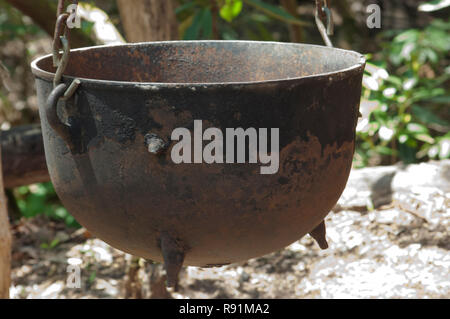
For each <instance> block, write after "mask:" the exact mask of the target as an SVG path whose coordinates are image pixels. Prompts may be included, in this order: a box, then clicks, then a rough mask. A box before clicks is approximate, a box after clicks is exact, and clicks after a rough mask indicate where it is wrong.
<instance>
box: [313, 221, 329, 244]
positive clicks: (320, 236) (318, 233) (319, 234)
mask: <svg viewBox="0 0 450 319" xmlns="http://www.w3.org/2000/svg"><path fill="white" fill-rule="evenodd" d="M309 234H310V235H311V237H312V238H314V240H315V241H316V242H317V243H318V244H319V247H320V248H321V249H327V248H328V243H327V239H326V237H325V235H326V228H325V221H322V222H321V223H320V224H319V225H318V226H317V227H316V228H314V229H313V230H312V231H311V232H310V233H309Z"/></svg>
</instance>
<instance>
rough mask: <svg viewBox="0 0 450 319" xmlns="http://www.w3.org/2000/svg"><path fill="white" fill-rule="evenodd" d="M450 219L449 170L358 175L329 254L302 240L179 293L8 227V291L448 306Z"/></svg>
mask: <svg viewBox="0 0 450 319" xmlns="http://www.w3.org/2000/svg"><path fill="white" fill-rule="evenodd" d="M449 217H450V161H443V162H435V163H429V164H421V165H412V166H409V167H401V166H390V167H378V168H368V169H363V170H355V171H353V172H352V174H351V177H350V180H349V183H348V185H347V188H346V190H345V192H344V194H343V196H342V197H341V199H340V201H339V203H338V205H337V206H336V207H335V209H334V210H333V211H332V212H331V213H330V214H329V215H328V217H327V219H326V225H327V239H328V242H329V246H330V247H329V248H328V249H327V250H323V251H322V250H320V249H319V248H318V246H317V244H316V243H315V242H314V241H313V240H312V239H311V238H310V237H309V236H305V237H304V238H302V239H301V240H299V241H297V242H295V243H293V244H292V245H290V246H289V247H286V248H285V249H283V250H281V251H277V252H274V253H272V254H270V255H266V256H263V257H260V258H256V259H252V260H249V261H247V262H245V263H240V264H232V265H229V266H224V267H219V268H208V269H200V268H196V267H186V268H184V269H183V270H182V273H181V275H180V288H179V290H178V291H177V292H174V291H169V292H167V291H165V289H164V288H163V285H161V283H162V281H161V280H164V278H162V279H161V273H163V271H162V270H161V269H162V267H161V265H159V264H150V263H148V262H145V261H143V260H138V261H136V260H134V261H135V263H134V264H135V265H136V267H137V268H135V269H137V271H136V272H137V274H136V278H138V279H136V280H134V281H129V280H128V277H127V275H126V274H127V265H129V264H133V263H132V262H131V261H130V260H131V259H132V256H129V255H126V254H124V253H122V252H120V251H118V250H115V249H114V248H112V247H110V246H108V245H107V244H105V243H104V242H102V241H101V240H99V239H96V238H89V234H88V232H86V231H85V230H84V229H81V230H77V231H75V230H73V229H72V230H71V229H67V228H66V227H65V226H64V225H62V224H61V223H58V222H54V221H49V220H46V219H45V218H43V217H39V218H35V219H32V220H22V221H21V222H20V223H18V224H17V225H15V226H14V227H13V233H14V248H13V274H12V275H13V285H12V286H11V291H10V292H11V297H12V298H124V297H129V296H130V295H129V294H128V295H127V291H128V293H129V290H130V288H129V286H130V283H131V286H132V287H134V288H133V289H134V291H135V292H136V291H138V293H137V295H136V294H134V295H133V294H132V296H135V297H136V296H137V297H150V296H153V297H172V298H449V297H450V255H449V254H448V250H449V248H450V240H449V235H450V231H449V230H450V228H449V221H450V218H449ZM55 239H56V240H55ZM52 242H53V244H54V246H55V247H53V248H50V247H48V246H52V245H49V244H51V243H52ZM69 264H73V265H79V267H80V270H81V273H80V276H81V287H80V288H69V287H68V284H67V282H68V278H69V277H68V275H69V274H68V273H67V267H68V265H69ZM127 282H128V285H127ZM126 287H128V290H127V289H126Z"/></svg>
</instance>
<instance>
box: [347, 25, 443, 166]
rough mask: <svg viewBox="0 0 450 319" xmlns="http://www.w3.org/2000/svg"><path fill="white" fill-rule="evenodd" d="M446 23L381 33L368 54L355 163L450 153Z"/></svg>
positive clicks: (439, 156)
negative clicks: (380, 43) (373, 52)
mask: <svg viewBox="0 0 450 319" xmlns="http://www.w3.org/2000/svg"><path fill="white" fill-rule="evenodd" d="M449 31H450V23H449V22H443V21H442V20H435V21H433V22H432V23H431V24H430V25H429V26H428V27H426V28H425V29H424V30H417V29H411V30H407V31H404V32H401V33H400V34H397V35H395V36H394V35H393V34H392V32H389V33H386V34H385V35H384V42H383V46H384V48H383V50H382V51H381V52H380V53H379V54H376V55H374V56H371V55H369V56H368V58H369V63H368V65H367V68H366V77H365V79H364V87H365V89H364V90H363V99H362V104H361V111H362V115H363V119H362V120H361V122H360V123H359V125H358V127H357V131H358V138H359V141H358V147H357V154H356V157H355V164H356V165H357V166H366V165H369V164H389V163H395V162H397V161H398V160H400V161H403V162H405V163H414V162H418V161H425V160H428V159H446V158H449V157H450V133H449V132H450V121H449V108H448V105H449V103H450V96H449V92H448V89H446V88H447V87H448V82H449V80H450V67H449V66H448V52H449V49H450V33H449Z"/></svg>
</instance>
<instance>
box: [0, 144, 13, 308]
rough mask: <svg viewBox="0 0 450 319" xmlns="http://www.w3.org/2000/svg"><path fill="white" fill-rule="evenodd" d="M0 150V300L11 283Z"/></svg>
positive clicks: (7, 224)
mask: <svg viewBox="0 0 450 319" xmlns="http://www.w3.org/2000/svg"><path fill="white" fill-rule="evenodd" d="M1 159H2V148H1V145H0V298H2V299H5V298H9V286H10V283H11V233H10V230H9V219H8V212H7V204H6V198H5V194H4V193H3V177H2V165H1Z"/></svg>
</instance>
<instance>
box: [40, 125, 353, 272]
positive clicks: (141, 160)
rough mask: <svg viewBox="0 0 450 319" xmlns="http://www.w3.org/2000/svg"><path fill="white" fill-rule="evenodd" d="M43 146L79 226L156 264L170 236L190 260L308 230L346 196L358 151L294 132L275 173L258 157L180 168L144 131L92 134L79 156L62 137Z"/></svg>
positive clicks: (249, 251) (272, 243)
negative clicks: (126, 137) (129, 135)
mask: <svg viewBox="0 0 450 319" xmlns="http://www.w3.org/2000/svg"><path fill="white" fill-rule="evenodd" d="M45 131H46V129H45V128H44V134H46V133H49V132H48V131H47V132H45ZM45 144H46V145H45V146H46V154H47V162H48V167H49V171H50V176H51V178H52V181H53V184H54V186H55V190H56V192H57V193H58V195H59V196H60V198H61V200H62V202H63V204H64V205H65V207H66V208H67V209H68V210H69V211H70V213H71V214H73V216H74V217H75V218H76V219H77V220H78V221H79V222H80V223H81V224H82V225H83V226H85V227H86V228H87V229H89V230H90V231H92V233H93V234H95V235H96V236H98V237H99V238H101V239H102V240H104V241H106V242H108V243H109V244H111V245H112V246H114V247H116V248H119V249H121V250H123V251H126V252H128V253H130V254H133V255H137V256H141V257H144V258H147V259H151V260H155V261H162V260H163V256H162V253H161V242H160V241H161V236H162V234H168V235H169V236H170V237H171V238H174V239H175V240H176V241H177V242H178V243H179V245H181V246H182V247H183V250H184V251H185V258H184V264H185V265H193V266H207V265H221V264H227V263H231V262H236V261H241V260H246V259H249V258H253V257H257V256H261V255H264V254H266V253H269V252H272V251H274V250H278V249H281V248H283V247H284V246H286V245H288V244H290V243H292V242H294V241H295V240H297V239H299V238H301V237H302V236H304V235H305V234H306V233H308V232H310V231H311V230H312V229H313V228H314V227H316V226H317V225H318V224H319V223H320V222H321V221H322V220H323V219H324V218H325V216H326V215H327V214H328V212H329V211H330V210H331V209H332V208H333V206H334V205H335V203H336V201H337V200H338V198H339V196H340V195H341V193H342V191H343V189H344V186H345V183H346V181H347V178H348V175H349V173H350V168H351V163H352V156H353V150H354V143H353V142H345V143H343V144H342V145H339V146H338V145H336V144H333V145H326V146H323V145H321V144H320V143H319V140H318V138H316V137H314V136H309V139H308V141H304V140H301V139H300V138H298V139H295V140H293V141H292V142H291V143H289V144H287V145H286V146H285V147H283V148H282V149H281V150H280V166H279V171H278V173H277V174H274V175H261V174H260V166H261V165H260V164H210V165H207V164H201V165H198V164H178V165H176V164H174V163H173V162H172V161H171V158H170V150H169V151H167V153H166V154H164V155H162V156H159V157H158V156H150V155H149V153H148V152H147V150H146V149H145V147H143V145H144V137H142V136H138V137H137V138H136V140H135V141H134V142H133V143H132V144H129V145H123V144H120V143H116V142H114V141H108V140H105V139H102V140H98V141H95V140H94V141H92V142H91V144H90V146H89V151H88V152H87V153H84V154H80V155H73V154H71V153H70V152H68V151H67V150H66V147H65V146H64V144H63V143H62V141H59V140H58V139H52V138H50V139H48V141H46V143H45Z"/></svg>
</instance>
